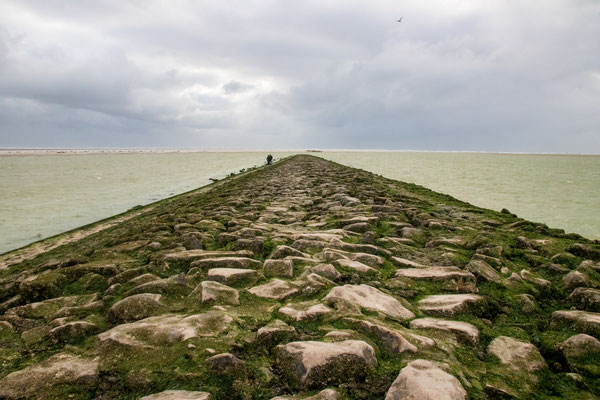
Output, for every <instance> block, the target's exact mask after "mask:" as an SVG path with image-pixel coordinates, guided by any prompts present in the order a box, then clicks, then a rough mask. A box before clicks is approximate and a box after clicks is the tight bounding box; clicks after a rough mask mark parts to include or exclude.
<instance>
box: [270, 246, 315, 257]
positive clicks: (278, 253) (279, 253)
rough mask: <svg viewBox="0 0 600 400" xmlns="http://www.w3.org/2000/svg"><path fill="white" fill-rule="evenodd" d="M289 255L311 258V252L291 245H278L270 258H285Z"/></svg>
mask: <svg viewBox="0 0 600 400" xmlns="http://www.w3.org/2000/svg"><path fill="white" fill-rule="evenodd" d="M288 256H294V257H305V258H310V254H306V253H303V252H301V251H299V250H296V249H294V248H293V247H290V246H284V245H281V246H277V247H276V248H275V250H274V251H273V253H272V254H271V256H270V257H269V258H285V257H288Z"/></svg>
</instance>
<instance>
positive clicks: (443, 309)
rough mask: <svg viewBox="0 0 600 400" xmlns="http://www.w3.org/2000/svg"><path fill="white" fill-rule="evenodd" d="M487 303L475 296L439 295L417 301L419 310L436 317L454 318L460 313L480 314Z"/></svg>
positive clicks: (480, 297)
mask: <svg viewBox="0 0 600 400" xmlns="http://www.w3.org/2000/svg"><path fill="white" fill-rule="evenodd" d="M486 305H487V302H486V301H485V299H484V298H483V297H482V296H479V295H476V294H440V295H432V296H427V297H425V298H423V299H421V300H420V301H419V309H420V310H423V311H425V312H426V313H428V314H431V315H436V316H448V317H451V316H454V315H456V314H460V313H466V312H469V313H474V314H481V313H482V312H483V311H484V310H485V308H486Z"/></svg>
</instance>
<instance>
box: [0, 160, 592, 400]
mask: <svg viewBox="0 0 600 400" xmlns="http://www.w3.org/2000/svg"><path fill="white" fill-rule="evenodd" d="M138 211H139V212H138V213H136V214H135V215H132V216H131V217H130V218H127V219H124V220H123V221H120V222H119V223H116V224H114V225H111V226H107V227H106V228H105V229H102V230H98V231H96V232H92V233H90V234H89V235H87V236H84V237H81V238H79V239H78V240H75V241H72V242H70V243H65V244H63V245H61V246H58V247H56V248H53V249H51V250H49V251H46V252H41V253H40V254H39V255H37V257H35V258H33V259H30V260H24V261H22V262H20V263H17V264H12V265H7V266H6V268H5V269H3V270H0V288H1V290H0V313H1V314H0V338H1V339H0V340H1V342H2V343H1V344H2V346H0V352H1V353H0V354H1V356H2V357H0V362H1V363H2V364H1V365H0V371H1V372H0V398H7V399H17V398H66V397H67V396H68V397H69V398H76V399H109V398H131V399H138V398H146V399H176V398H180V399H183V398H187V399H190V398H197V399H208V398H212V399H231V398H241V399H246V398H247V399H250V398H260V399H263V398H264V399H273V398H279V399H285V398H287V399H296V398H298V399H300V398H313V399H343V398H350V399H354V398H387V399H403V398H410V397H408V396H409V395H412V396H416V398H427V396H429V398H448V399H466V398H472V399H477V398H481V399H484V398H494V397H502V396H504V397H514V398H552V397H555V398H556V397H564V398H590V399H591V398H594V396H598V395H600V387H598V383H597V382H598V377H599V368H600V367H599V364H598V359H599V357H598V352H599V351H600V350H599V348H600V341H598V338H599V337H600V314H599V313H598V311H600V291H599V290H598V289H596V287H597V286H598V285H599V284H600V245H599V244H598V243H597V242H592V241H590V240H587V239H585V238H583V237H581V236H578V235H573V234H565V233H564V232H563V231H561V230H556V229H550V228H548V227H547V226H545V225H542V224H538V223H533V222H529V221H526V220H523V219H519V218H517V217H516V216H514V215H512V214H510V213H509V212H504V213H501V212H495V211H491V210H486V209H482V208H478V207H474V206H472V205H469V204H467V203H464V202H461V201H458V200H456V199H454V198H452V197H450V196H447V195H443V194H439V193H436V192H433V191H430V190H428V189H425V188H422V187H420V186H416V185H412V184H406V183H402V182H398V181H393V180H390V179H385V178H382V177H380V176H377V175H374V174H371V173H368V172H365V171H361V170H357V169H352V168H348V167H344V166H341V165H338V164H335V163H332V162H329V161H325V160H322V159H319V158H316V157H311V156H294V157H291V158H289V159H286V160H283V161H281V162H278V163H276V164H275V165H273V166H271V167H264V168H260V169H257V170H255V171H251V172H249V173H245V174H241V175H239V176H234V177H231V178H228V179H227V180H225V181H223V182H220V184H217V185H214V186H212V187H208V188H204V189H202V190H200V191H197V192H190V193H188V194H185V195H182V196H178V197H176V198H173V199H169V200H165V201H163V202H160V203H157V204H155V205H154V206H153V207H151V208H148V209H146V210H144V209H142V210H138ZM424 377H428V378H424ZM286 396H287V397H286ZM419 396H420V397H419Z"/></svg>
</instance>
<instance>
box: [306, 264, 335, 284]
mask: <svg viewBox="0 0 600 400" xmlns="http://www.w3.org/2000/svg"><path fill="white" fill-rule="evenodd" d="M312 272H314V273H315V274H318V275H321V276H322V277H324V278H327V279H331V280H332V281H336V280H338V279H340V278H341V277H342V274H340V273H339V272H338V270H337V269H335V267H334V266H333V265H331V264H318V265H315V266H314V267H313V268H312Z"/></svg>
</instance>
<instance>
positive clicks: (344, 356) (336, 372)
mask: <svg viewBox="0 0 600 400" xmlns="http://www.w3.org/2000/svg"><path fill="white" fill-rule="evenodd" d="M276 352H277V365H278V366H279V368H280V369H281V370H282V371H285V373H286V375H287V376H288V377H289V378H290V379H292V381H293V382H294V383H295V384H296V385H297V386H298V387H302V388H319V387H324V386H327V385H329V384H336V383H342V382H348V381H351V380H356V381H359V380H361V379H362V378H363V377H364V376H365V375H366V373H367V372H368V369H369V368H371V367H373V366H375V365H376V364H377V359H376V358H375V350H373V348H372V347H371V346H370V345H368V344H367V343H365V342H363V341H360V340H346V341H343V342H334V343H325V342H314V341H308V342H292V343H288V344H285V345H279V346H277V348H276Z"/></svg>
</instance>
